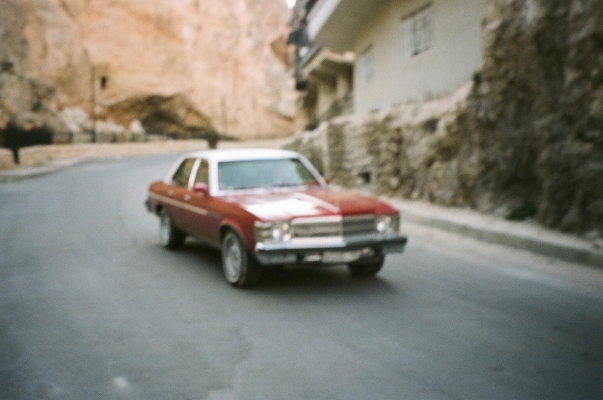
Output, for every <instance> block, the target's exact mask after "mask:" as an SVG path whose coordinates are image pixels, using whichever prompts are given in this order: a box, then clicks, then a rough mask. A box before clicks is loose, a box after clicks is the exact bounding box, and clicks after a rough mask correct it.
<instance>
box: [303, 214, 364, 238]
mask: <svg viewBox="0 0 603 400" xmlns="http://www.w3.org/2000/svg"><path fill="white" fill-rule="evenodd" d="M291 228H292V237H294V238H315V237H341V236H344V237H348V236H356V235H366V234H371V233H374V232H375V216H374V215H372V214H371V215H359V216H352V217H345V218H342V217H340V216H335V217H310V218H298V219H295V220H293V222H292V223H291Z"/></svg>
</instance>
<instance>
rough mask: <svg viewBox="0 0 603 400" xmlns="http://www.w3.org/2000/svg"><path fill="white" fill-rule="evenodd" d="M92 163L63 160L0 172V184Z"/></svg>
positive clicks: (79, 160)
mask: <svg viewBox="0 0 603 400" xmlns="http://www.w3.org/2000/svg"><path fill="white" fill-rule="evenodd" d="M90 161H93V159H88V158H78V159H65V160H56V161H51V162H50V163H48V164H46V165H43V166H40V167H26V168H15V169H9V170H5V171H0V183H8V182H20V181H23V180H26V179H30V178H36V177H39V176H44V175H49V174H52V173H54V172H57V171H61V170H64V169H67V168H70V167H73V166H75V165H80V164H84V163H86V162H90Z"/></svg>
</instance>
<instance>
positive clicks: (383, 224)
mask: <svg viewBox="0 0 603 400" xmlns="http://www.w3.org/2000/svg"><path fill="white" fill-rule="evenodd" d="M375 229H376V230H377V233H380V234H383V235H392V234H396V233H398V232H399V231H400V215H394V214H386V215H377V218H376V219H375Z"/></svg>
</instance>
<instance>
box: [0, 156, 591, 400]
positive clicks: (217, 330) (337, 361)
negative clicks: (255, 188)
mask: <svg viewBox="0 0 603 400" xmlns="http://www.w3.org/2000/svg"><path fill="white" fill-rule="evenodd" d="M175 158H176V156H152V157H143V158H131V159H123V160H109V161H97V162H90V163H87V164H83V165H79V166H76V167H73V168H70V169H67V170H63V171H60V172H57V173H55V174H52V175H47V176H43V177H39V178H35V179H30V180H25V181H22V182H16V183H5V184H1V185H0V399H210V400H214V399H227V400H230V399H249V400H251V399H275V400H276V399H314V400H315V399H371V400H376V399H564V400H565V399H569V398H572V399H574V398H575V399H602V398H603V270H601V269H595V268H588V267H582V266H579V265H573V264H568V263H563V262H559V261H555V260H549V259H546V258H544V257H540V256H534V255H531V254H529V253H525V252H521V251H516V250H513V249H509V248H504V247H501V246H496V245H487V244H483V243H479V242H476V241H473V240H469V239H465V238H462V237H458V236H454V235H451V234H445V233H441V232H438V231H436V230H431V229H427V228H422V227H419V226H412V225H409V224H407V225H406V227H405V229H406V231H407V233H408V234H409V236H410V242H409V245H408V249H407V251H406V252H405V253H404V254H402V255H395V256H390V257H389V258H388V259H387V260H386V263H385V266H384V269H383V270H382V272H381V273H380V274H379V275H378V277H376V278H374V279H354V278H352V277H350V276H349V275H348V273H347V270H346V269H345V268H332V269H327V270H322V271H314V270H296V271H284V272H278V273H273V274H270V275H268V276H267V277H266V279H265V280H264V281H263V282H262V283H261V284H260V286H259V287H257V288H255V289H253V290H238V289H234V288H231V287H230V286H229V285H227V284H226V283H225V280H224V278H223V277H222V272H221V267H220V258H219V253H217V252H215V251H212V250H210V249H208V248H205V247H203V246H201V245H199V244H198V243H195V242H193V241H191V242H189V243H187V245H186V247H185V249H184V250H182V251H180V252H170V251H167V250H164V249H163V248H161V247H160V245H159V240H158V234H157V226H158V221H157V219H156V218H155V217H154V216H152V215H151V214H148V213H147V212H146V210H145V209H144V207H143V201H144V200H145V195H146V187H147V185H148V183H149V182H150V181H151V180H153V179H155V178H160V177H162V176H163V174H164V173H165V171H166V170H167V168H168V166H169V165H170V164H171V163H172V162H173V161H174V159H175Z"/></svg>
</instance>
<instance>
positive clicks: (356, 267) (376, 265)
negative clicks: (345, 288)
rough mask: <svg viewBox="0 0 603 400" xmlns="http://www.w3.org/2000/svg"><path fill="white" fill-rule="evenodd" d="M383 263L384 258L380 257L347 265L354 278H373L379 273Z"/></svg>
mask: <svg viewBox="0 0 603 400" xmlns="http://www.w3.org/2000/svg"><path fill="white" fill-rule="evenodd" d="M384 261H385V256H383V255H381V256H378V257H376V258H372V259H370V260H367V261H360V262H356V263H351V264H350V265H348V268H349V269H350V272H351V273H352V275H354V276H375V275H377V273H378V272H379V271H381V267H383V262H384Z"/></svg>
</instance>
